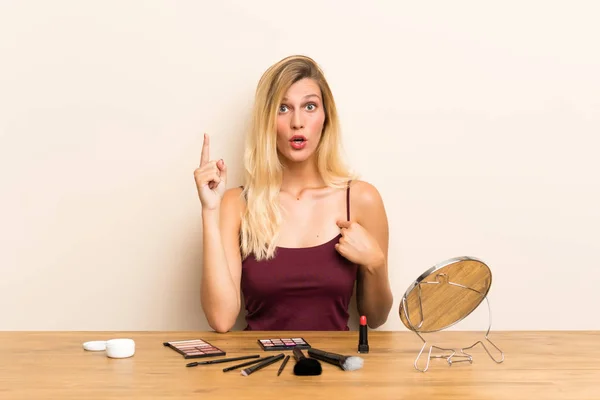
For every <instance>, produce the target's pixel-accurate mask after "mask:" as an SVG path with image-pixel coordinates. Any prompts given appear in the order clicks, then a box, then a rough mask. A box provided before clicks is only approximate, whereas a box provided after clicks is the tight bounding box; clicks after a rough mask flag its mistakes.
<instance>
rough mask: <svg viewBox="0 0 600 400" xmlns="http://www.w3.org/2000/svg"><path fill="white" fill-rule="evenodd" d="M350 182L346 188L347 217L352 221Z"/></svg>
mask: <svg viewBox="0 0 600 400" xmlns="http://www.w3.org/2000/svg"><path fill="white" fill-rule="evenodd" d="M350 182H352V180H349V181H348V187H347V188H346V219H347V220H348V221H350Z"/></svg>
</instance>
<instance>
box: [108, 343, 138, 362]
mask: <svg viewBox="0 0 600 400" xmlns="http://www.w3.org/2000/svg"><path fill="white" fill-rule="evenodd" d="M134 354H135V342H134V341H133V339H111V340H107V341H106V355H107V356H108V357H110V358H127V357H131V356H133V355H134Z"/></svg>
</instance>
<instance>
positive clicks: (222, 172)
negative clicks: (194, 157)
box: [194, 134, 227, 210]
mask: <svg viewBox="0 0 600 400" xmlns="http://www.w3.org/2000/svg"><path fill="white" fill-rule="evenodd" d="M209 150H210V142H209V137H208V135H207V134H204V142H203V144H202V155H201V156H200V167H199V168H197V169H196V170H195V171H194V179H195V180H196V187H197V188H198V196H199V197H200V202H201V203H202V208H203V209H205V210H216V209H217V208H219V206H220V205H221V199H222V198H223V195H224V194H225V186H226V184H227V167H226V166H225V162H224V161H223V160H219V161H209V159H210V157H209Z"/></svg>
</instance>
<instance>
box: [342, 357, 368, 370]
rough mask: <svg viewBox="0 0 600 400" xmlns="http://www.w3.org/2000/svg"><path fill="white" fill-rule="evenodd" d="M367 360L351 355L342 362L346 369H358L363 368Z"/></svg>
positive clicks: (343, 367)
mask: <svg viewBox="0 0 600 400" xmlns="http://www.w3.org/2000/svg"><path fill="white" fill-rule="evenodd" d="M364 363H365V360H363V359H362V358H360V357H355V356H351V357H348V358H346V360H345V361H344V362H343V363H342V369H343V370H344V371H356V370H357V369H361V368H362V367H363V364H364Z"/></svg>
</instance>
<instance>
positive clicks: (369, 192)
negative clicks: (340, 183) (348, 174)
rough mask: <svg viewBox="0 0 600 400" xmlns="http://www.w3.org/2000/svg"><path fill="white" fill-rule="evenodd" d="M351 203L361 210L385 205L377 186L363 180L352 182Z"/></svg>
mask: <svg viewBox="0 0 600 400" xmlns="http://www.w3.org/2000/svg"><path fill="white" fill-rule="evenodd" d="M350 201H351V202H353V203H354V204H353V205H356V206H358V207H360V208H361V209H362V208H369V207H377V206H380V205H383V200H382V198H381V194H380V193H379V190H377V188H376V187H375V185H373V184H371V183H369V182H366V181H362V180H354V181H352V182H350Z"/></svg>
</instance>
